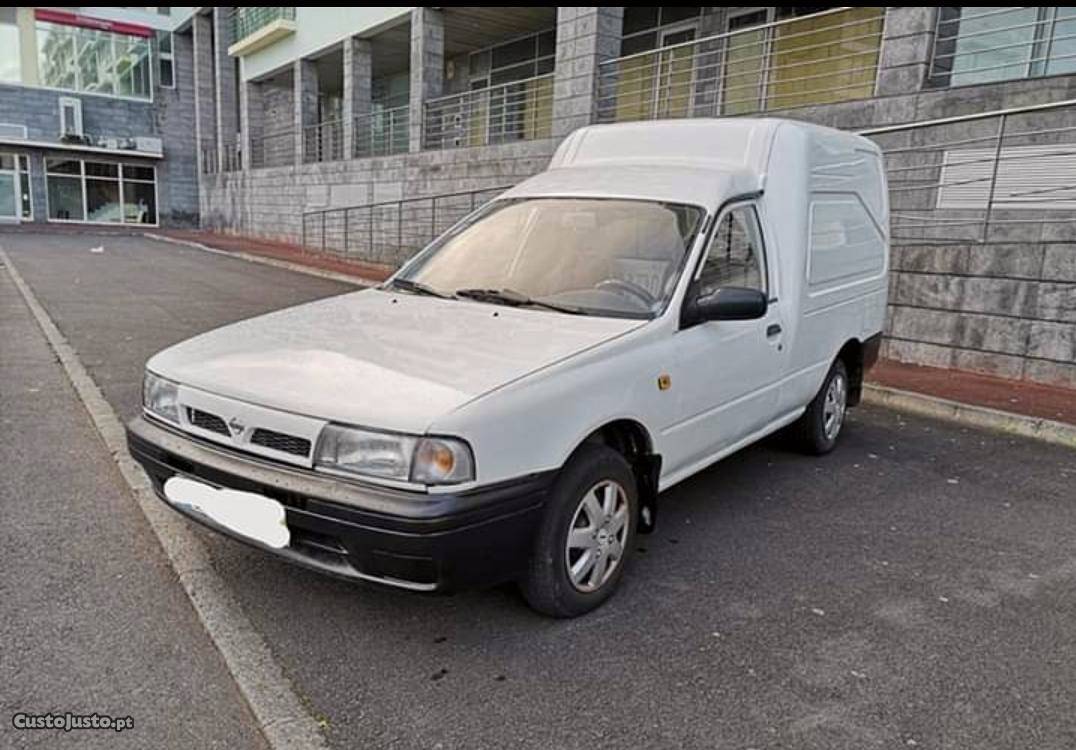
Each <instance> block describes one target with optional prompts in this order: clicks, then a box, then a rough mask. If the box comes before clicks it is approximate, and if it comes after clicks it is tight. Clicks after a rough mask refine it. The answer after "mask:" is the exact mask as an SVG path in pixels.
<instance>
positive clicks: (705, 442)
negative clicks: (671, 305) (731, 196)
mask: <svg viewBox="0 0 1076 750" xmlns="http://www.w3.org/2000/svg"><path fill="white" fill-rule="evenodd" d="M768 260H769V259H768V258H767V257H766V246H765V242H764V237H763V233H762V227H761V224H760V222H759V217H758V211H757V208H756V206H755V204H754V202H753V201H751V202H743V203H737V204H733V205H731V206H729V207H727V208H726V209H725V210H724V211H723V212H722V214H721V215H720V216H719V217H718V220H717V222H716V223H715V229H714V231H713V233H712V234H711V236H710V239H709V244H708V246H707V249H706V253H705V255H704V257H703V258H702V262H701V263H700V264H699V266H698V268H697V270H696V275H695V284H694V285H693V287H692V288H693V289H695V290H697V291H698V293H702V294H704V293H707V292H709V291H712V290H713V289H715V288H718V287H733V286H735V287H747V288H752V289H759V290H761V291H763V292H764V293H766V295H767V298H768V299H769V302H770V304H769V305H768V306H767V310H766V314H765V315H763V317H761V318H758V319H756V320H721V321H709V322H705V323H699V324H697V325H693V326H691V327H689V328H682V329H681V330H679V331H677V333H676V334H674V343H675V345H674V351H675V357H676V362H677V368H676V375H675V377H674V382H673V390H674V391H677V392H678V393H679V398H678V399H677V401H676V409H677V414H676V417H677V419H676V423H675V425H674V427H673V428H672V429H671V430H670V432H669V434H668V437H669V438H671V439H672V440H673V443H674V444H675V446H676V450H675V455H676V457H677V458H678V459H680V463H681V464H682V465H681V466H679V467H676V468H674V467H672V466H670V469H671V470H672V471H676V470H677V468H679V469H685V468H688V467H691V466H693V465H695V464H698V463H700V462H703V461H705V460H706V459H707V458H709V457H712V456H714V455H715V454H717V453H719V452H721V451H723V450H725V449H727V448H729V447H731V446H733V445H735V444H736V443H738V442H739V441H741V440H743V439H744V438H746V437H748V436H750V435H752V434H753V433H755V432H758V431H759V430H761V429H762V428H763V427H765V426H766V425H767V424H769V423H770V422H771V421H773V420H774V419H775V418H776V417H777V410H778V408H779V395H780V389H779V384H780V380H781V377H782V375H783V373H784V370H785V367H786V362H787V352H786V347H785V346H784V341H783V332H782V328H783V326H782V318H781V311H780V309H779V307H778V305H777V304H775V303H776V302H777V289H776V286H775V280H776V274H775V273H773V271H772V268H771V266H772V263H771V262H768ZM689 293H690V292H689Z"/></svg>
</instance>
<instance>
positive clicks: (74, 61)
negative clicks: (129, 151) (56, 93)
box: [0, 21, 151, 99]
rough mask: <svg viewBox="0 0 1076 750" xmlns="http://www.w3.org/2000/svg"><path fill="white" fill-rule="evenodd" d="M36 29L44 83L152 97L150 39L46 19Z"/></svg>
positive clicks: (76, 88)
mask: <svg viewBox="0 0 1076 750" xmlns="http://www.w3.org/2000/svg"><path fill="white" fill-rule="evenodd" d="M36 30H37V57H38V70H39V74H40V78H41V84H42V85H43V86H49V87H51V88H58V89H66V90H68V91H85V92H90V93H97V94H120V95H123V96H131V97H135V98H140V99H149V98H150V96H151V95H150V62H149V61H150V45H149V40H148V39H146V38H144V37H139V36H129V35H126V34H117V33H114V32H111V31H102V30H100V29H88V28H81V27H76V26H66V25H64V24H57V23H51V22H48V21H38V23H37V28H36ZM2 54H4V53H2V52H0V55H2ZM2 59H3V57H2V56H0V60H2Z"/></svg>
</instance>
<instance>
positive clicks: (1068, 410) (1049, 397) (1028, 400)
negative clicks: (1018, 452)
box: [867, 360, 1076, 425]
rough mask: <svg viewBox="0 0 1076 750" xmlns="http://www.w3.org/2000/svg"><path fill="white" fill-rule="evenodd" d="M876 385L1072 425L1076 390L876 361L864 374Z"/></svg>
mask: <svg viewBox="0 0 1076 750" xmlns="http://www.w3.org/2000/svg"><path fill="white" fill-rule="evenodd" d="M867 377H868V379H869V380H870V381H871V382H873V383H876V384H878V385H884V386H888V387H890V388H899V389H901V390H904V391H912V392H914V393H923V394H926V395H928V396H936V397H938V398H944V399H948V400H950V401H959V402H961V403H965V404H972V405H974V406H985V407H989V408H991V409H998V410H999V411H1007V412H1011V413H1013V414H1021V415H1024V416H1027V417H1036V418H1040V419H1051V420H1054V421H1055V422H1063V423H1065V424H1073V425H1076V390H1074V389H1071V388H1062V387H1060V386H1051V385H1043V384H1039V383H1032V382H1028V381H1017V380H1009V379H1007V378H997V377H992V376H990V375H980V374H979V373H975V372H965V371H963V370H945V369H941V368H938V367H922V366H919V365H910V364H904V363H901V362H894V361H892V360H882V361H880V362H879V363H878V364H877V365H876V366H875V367H874V368H873V369H872V370H871V371H870V373H869V374H868V376H867Z"/></svg>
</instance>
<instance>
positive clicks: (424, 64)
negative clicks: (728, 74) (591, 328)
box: [200, 7, 1076, 386]
mask: <svg viewBox="0 0 1076 750" xmlns="http://www.w3.org/2000/svg"><path fill="white" fill-rule="evenodd" d="M725 11H726V9H722V8H714V9H709V10H708V12H707V13H705V14H704V15H703V18H702V25H701V26H700V30H701V35H702V36H705V35H706V34H713V33H718V32H719V31H720V30H721V29H722V28H723V26H724V18H725ZM936 12H937V10H936V8H928V7H891V8H887V9H886V18H885V24H884V26H883V40H882V44H881V49H880V53H879V61H878V74H877V83H876V86H875V95H874V96H873V97H871V98H867V99H860V100H854V101H845V102H840V103H834V104H826V105H818V106H811V107H800V108H797V109H789V110H784V111H778V112H767V115H776V116H783V117H791V118H795V119H803V120H807V121H811V122H816V123H820V124H824V125H830V126H833V127H838V128H842V129H846V130H857V131H858V130H870V129H876V128H881V127H886V126H894V125H906V124H913V125H914V124H916V123H923V122H925V121H929V120H937V119H941V118H951V117H960V116H966V115H975V114H977V113H982V112H992V111H998V110H1003V109H1008V108H1023V107H1028V106H1033V105H1038V104H1049V103H1052V102H1059V101H1066V100H1070V99H1074V98H1076V76H1072V75H1061V76H1049V77H1044V78H1032V79H1026V80H1011V81H1002V82H997V83H989V84H980V85H974V86H963V87H953V88H938V89H933V88H930V87H929V82H928V71H929V66H930V55H931V53H932V48H933V44H934V33H935V18H936V16H935V14H936ZM622 18H623V14H622V8H614V7H585V8H558V15H557V49H556V69H555V79H554V98H553V112H554V114H553V134H554V138H551V139H547V140H535V141H525V142H518V143H512V144H504V145H499V146H486V147H480V148H460V149H454V150H447V151H425V152H423V151H419V152H418V153H411V154H403V155H398V156H391V157H381V158H372V159H361V160H354V159H352V160H344V161H338V162H328V163H321V164H307V165H304V166H301V167H298V168H296V167H293V166H282V167H277V168H272V169H257V170H250V171H245V172H240V173H231V174H221V175H210V176H205V177H204V178H203V182H202V192H201V196H200V200H201V211H202V216H203V225H204V226H206V227H209V228H213V229H218V230H222V231H228V232H237V233H243V234H252V235H259V236H264V237H271V238H278V239H284V240H290V241H301V240H302V239H303V220H302V215H303V213H304V212H316V211H321V210H324V209H330V208H338V207H345V206H364V205H365V206H368V205H371V204H378V203H382V202H386V201H398V200H401V199H411V198H417V197H421V196H433V195H440V194H447V193H456V192H460V191H467V190H476V189H484V188H493V187H501V186H507V185H510V184H513V183H515V182H518V181H519V180H521V179H524V178H526V177H528V176H530V175H532V174H534V173H536V172H539V171H541V170H542V169H544V167H545V166H546V164H547V162H548V159H549V157H550V156H551V154H552V152H553V150H554V149H555V148H556V145H557V143H559V140H560V138H561V137H563V135H565V134H567V133H568V132H570V131H571V130H572V129H574V128H575V127H578V126H581V125H585V124H587V123H589V122H592V121H593V120H594V118H595V113H596V111H597V110H596V98H597V96H598V89H599V86H598V82H597V75H596V72H597V68H598V65H599V64H600V63H601V61H603V60H606V59H610V58H613V57H616V56H617V55H618V54H619V37H620V33H621V24H622ZM444 33H445V32H444V25H443V18H442V16H441V14H440V12H439V11H436V10H432V9H419V10H416V11H415V12H414V13H413V15H412V27H411V44H412V47H411V60H412V66H411V100H412V101H411V103H412V111H413V112H420V111H421V109H422V104H423V102H424V101H425V100H426V99H429V98H430V97H435V96H438V95H441V94H442V93H443V92H444V88H443V86H444V80H443V66H444V54H443V48H444ZM357 49H359V48H357V47H356V48H352V49H351V50H350V54H346V56H345V59H349V60H350V62H349V68H348V70H345V80H347V81H348V82H349V86H354V87H355V88H356V91H353V92H352V93H351V96H350V97H349V98H351V99H352V101H353V102H355V101H358V100H359V99H364V97H365V95H364V94H361V93H358V92H359V91H361V86H362V84H363V82H364V79H363V78H362V77H361V76H364V75H365V73H364V72H363V70H362V69H361V68H358V67H357V66H358V65H359V64H360V63H357V62H356V61H357V60H358V61H360V62H361V57H360V55H358V54H356V50H357ZM700 54H701V55H703V56H705V57H706V60H707V61H708V62H707V64H711V63H712V66H713V67H714V68H715V69H716V68H717V67H719V66H720V59H721V57H722V56H723V54H724V50H723V44H721V43H716V42H715V43H714V44H713V45H712V48H711V47H702V48H700ZM700 59H701V58H700ZM289 84H290V81H289ZM246 86H247V88H248V89H249V88H252V86H259V87H260V89H261V93H260V96H261V97H262V98H263V100H264V105H262V106H261V115H262V116H261V117H260V118H259V123H256V124H254V127H257V125H258V124H261V125H262V126H263V127H266V128H268V125H267V123H273V122H280V121H287V120H288V118H293V119H292V121H294V116H295V108H294V103H293V102H292V101H288V100H287V95H290V94H291V92H292V91H293V90H296V89H297V88H298V87H292V86H290V85H289V86H287V87H286V88H282V89H277V90H276V91H277V93H272V94H270V93H267V92H269V91H270V89H269V88H268V86H267V84H254V85H252V84H246ZM280 92H283V93H280ZM695 93H696V95H697V96H701V97H703V98H704V99H705V101H710V100H711V98H713V100H714V101H716V98H715V97H716V96H717V94H718V92H716V91H713V90H709V89H708V90H705V91H701V92H699V91H696V92H695ZM278 94H279V95H278ZM707 97H709V98H707ZM353 107H354V104H353ZM348 111H351V110H348ZM354 111H358V110H354ZM1073 112H1076V107H1074V108H1072V109H1069V110H1065V111H1063V112H1058V111H1049V112H1045V111H1044V112H1035V113H1027V114H1025V115H1021V116H1019V118H1015V119H1013V120H1012V122H1013V123H1018V125H1019V127H1017V128H1015V129H1014V132H1015V131H1030V130H1035V129H1039V130H1041V129H1046V128H1051V127H1053V128H1057V127H1062V126H1071V124H1072V117H1073ZM996 125H997V123H996V120H994V121H990V120H967V121H960V122H956V123H951V124H946V125H944V126H934V127H933V129H930V130H928V129H923V128H918V127H912V128H907V129H903V130H901V131H900V132H896V133H888V134H885V135H879V136H876V139H877V140H878V141H879V143H881V144H882V145H883V148H890V147H894V146H897V147H899V146H914V145H919V144H929V143H932V142H935V143H936V142H942V141H944V142H948V141H960V140H962V139H967V138H977V137H980V136H982V135H983V134H984V133H990V132H993V131H992V128H996ZM421 136H422V132H421V124H420V118H418V117H414V118H412V130H411V146H412V149H413V150H414V149H418V148H419V147H420V145H421ZM872 137H875V136H872ZM1069 140H1071V139H1069ZM1014 142H1016V141H1014ZM1019 142H1020V143H1053V142H1056V141H1054V140H1050V137H1049V136H1042V137H1040V136H1028V137H1026V138H1023V139H1021V140H1019ZM939 154H940V152H934V154H933V155H925V154H921V155H918V156H913V157H912V158H918V159H920V160H921V163H923V164H924V165H926V168H925V169H924V172H923V173H922V174H923V175H924V179H927V180H928V181H929V180H936V179H937V177H938V174H939V171H940V164H941V162H940V161H939V160H938V159H939V158H940V156H939ZM932 159H933V161H931V160H932ZM935 200H936V194H934V193H931V192H928V191H924V192H922V193H921V194H911V195H904V196H903V197H901V198H900V200H899V201H897V200H896V199H894V202H895V205H896V204H897V203H899V206H900V210H902V211H903V210H908V209H911V208H916V207H918V208H921V209H928V208H933V206H934V203H935ZM399 210H400V211H401V212H402V211H403V210H404V209H402V208H401V209H399ZM1013 215H1014V216H1016V217H1019V219H1020V220H1019V221H1015V222H1011V223H1007V222H1006V221H1005V219H1007V218H1013V217H1012V216H1006V213H1005V212H995V213H994V214H993V218H994V219H995V223H992V224H991V225H990V226H989V230H988V231H987V232H985V233H983V234H982V235H981V236H980V235H978V234H977V233H976V232H972V233H971V236H969V237H968V238H966V239H965V240H961V241H959V242H949V243H948V244H943V245H934V246H924V245H921V244H918V243H910V242H908V241H906V240H904V239H902V238H901V237H897V238H895V239H894V244H893V262H892V279H891V295H890V302H891V305H890V310H889V316H888V336H887V339H886V341H885V344H884V349H883V353H884V355H885V356H888V357H891V358H893V359H897V360H901V361H908V362H919V363H923V364H930V365H936V366H943V367H958V368H963V369H970V370H975V371H980V372H986V373H991V374H996V375H1000V376H1004V377H1010V378H1026V379H1029V380H1036V381H1043V382H1052V383H1062V384H1066V385H1072V386H1076V260H1074V259H1076V230H1074V229H1073V227H1074V226H1076V222H1074V221H1070V220H1068V219H1058V218H1057V216H1058V214H1056V213H1054V214H1053V215H1052V216H1053V218H1050V217H1048V216H1046V215H1045V214H1044V213H1043V212H1038V213H1036V212H1034V211H1030V212H1029V211H1016V212H1013ZM962 216H963V215H962ZM976 216H977V218H978V219H981V218H982V212H978V214H976ZM1039 218H1041V219H1042V221H1041V222H1040V221H1037V220H1034V219H1039ZM1028 219H1032V220H1031V221H1028ZM334 220H335V219H334ZM311 221H314V222H316V221H317V219H316V218H313V219H311ZM326 221H329V219H326ZM368 226H369V228H370V230H371V231H378V228H379V227H381V226H382V224H378V223H376V222H375V221H373V220H369V223H368ZM384 227H385V228H386V231H391V232H399V231H400V223H399V220H397V223H391V222H390V223H388V224H385V225H384ZM308 229H309V227H308ZM326 231H327V230H326ZM307 239H308V240H309V239H310V237H308V238H307ZM392 245H393V238H392V237H391V236H387V237H385V238H381V241H377V240H373V241H371V242H370V243H368V245H367V247H368V248H370V249H369V250H366V251H364V249H363V246H361V243H360V246H355V247H350V248H348V249H347V251H348V252H349V253H353V254H357V257H362V258H365V259H367V260H373V261H378V262H385V263H390V264H398V263H400V262H402V261H404V260H406V258H407V257H408V256H409V254H410V253H412V252H413V251H414V249H415V247H413V246H412V244H410V243H406V242H403V241H400V242H399V243H398V245H399V246H397V247H395V249H394V250H391V251H389V250H385V248H386V247H391V246H392ZM364 253H365V255H364Z"/></svg>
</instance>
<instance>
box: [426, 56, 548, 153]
mask: <svg viewBox="0 0 1076 750" xmlns="http://www.w3.org/2000/svg"><path fill="white" fill-rule="evenodd" d="M552 124H553V74H552V73H548V74H546V75H541V76H536V77H534V78H528V79H526V80H523V81H512V82H511V83H503V84H500V85H497V86H490V87H489V88H484V89H478V90H476V91H467V92H465V93H462V94H454V95H452V96H444V97H440V98H438V99H432V100H430V101H428V102H426V111H425V119H424V120H423V134H422V142H423V147H424V148H427V149H444V148H460V147H465V146H488V145H490V144H494V143H507V142H510V141H529V140H534V139H537V138H549V137H550V136H551V135H552Z"/></svg>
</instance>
